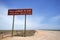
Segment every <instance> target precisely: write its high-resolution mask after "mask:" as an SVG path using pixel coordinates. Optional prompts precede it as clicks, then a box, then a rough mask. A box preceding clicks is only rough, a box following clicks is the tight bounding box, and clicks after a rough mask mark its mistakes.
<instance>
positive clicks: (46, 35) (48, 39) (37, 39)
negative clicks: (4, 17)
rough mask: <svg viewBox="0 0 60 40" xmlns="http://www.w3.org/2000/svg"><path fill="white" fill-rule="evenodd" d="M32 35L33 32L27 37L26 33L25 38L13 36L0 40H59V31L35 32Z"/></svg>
mask: <svg viewBox="0 0 60 40" xmlns="http://www.w3.org/2000/svg"><path fill="white" fill-rule="evenodd" d="M32 33H33V32H30V34H31V36H28V34H29V33H28V32H27V33H26V35H27V36H26V37H22V36H13V37H6V38H3V39H0V40H60V31H46V30H45V31H44V30H36V31H35V32H34V33H33V34H32ZM7 35H8V34H7Z"/></svg>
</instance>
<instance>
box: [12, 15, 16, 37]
mask: <svg viewBox="0 0 60 40" xmlns="http://www.w3.org/2000/svg"><path fill="white" fill-rule="evenodd" d="M14 19H15V15H13V23H12V37H13V31H14Z"/></svg>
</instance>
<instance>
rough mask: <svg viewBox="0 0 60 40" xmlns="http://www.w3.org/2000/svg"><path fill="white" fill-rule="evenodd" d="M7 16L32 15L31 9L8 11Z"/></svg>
mask: <svg viewBox="0 0 60 40" xmlns="http://www.w3.org/2000/svg"><path fill="white" fill-rule="evenodd" d="M8 15H32V9H9V10H8Z"/></svg>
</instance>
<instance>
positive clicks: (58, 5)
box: [0, 0, 60, 30]
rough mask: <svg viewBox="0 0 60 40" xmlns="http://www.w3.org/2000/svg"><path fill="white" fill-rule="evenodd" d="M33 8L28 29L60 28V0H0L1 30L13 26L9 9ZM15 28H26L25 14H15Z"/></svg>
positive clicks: (28, 20) (28, 16) (28, 21)
mask: <svg viewBox="0 0 60 40" xmlns="http://www.w3.org/2000/svg"><path fill="white" fill-rule="evenodd" d="M20 8H32V10H33V12H32V15H27V29H57V30H60V0H0V30H3V29H11V28H12V16H8V9H20ZM14 29H24V15H23V16H22V15H19V16H17V15H16V16H15V27H14Z"/></svg>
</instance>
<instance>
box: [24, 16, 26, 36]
mask: <svg viewBox="0 0 60 40" xmlns="http://www.w3.org/2000/svg"><path fill="white" fill-rule="evenodd" d="M25 36H26V15H25V27H24V37H25Z"/></svg>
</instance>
